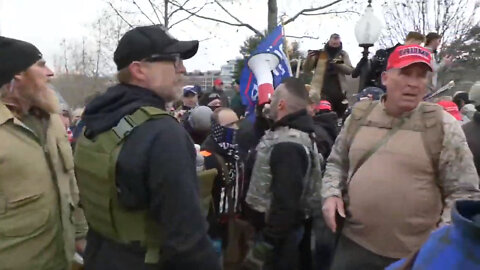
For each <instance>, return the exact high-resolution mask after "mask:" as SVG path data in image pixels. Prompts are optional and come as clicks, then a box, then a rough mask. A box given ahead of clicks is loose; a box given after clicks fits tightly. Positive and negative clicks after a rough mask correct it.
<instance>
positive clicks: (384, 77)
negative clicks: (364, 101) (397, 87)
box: [382, 71, 388, 85]
mask: <svg viewBox="0 0 480 270" xmlns="http://www.w3.org/2000/svg"><path fill="white" fill-rule="evenodd" d="M387 81H388V72H386V71H384V72H382V84H383V85H386V82H387Z"/></svg>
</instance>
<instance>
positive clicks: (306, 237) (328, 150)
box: [0, 26, 480, 270]
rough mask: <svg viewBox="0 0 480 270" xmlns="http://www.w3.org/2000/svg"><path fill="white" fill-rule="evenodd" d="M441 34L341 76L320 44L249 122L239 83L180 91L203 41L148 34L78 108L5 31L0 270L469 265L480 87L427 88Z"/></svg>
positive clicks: (120, 52)
mask: <svg viewBox="0 0 480 270" xmlns="http://www.w3.org/2000/svg"><path fill="white" fill-rule="evenodd" d="M440 41H441V36H440V35H438V34H436V33H429V34H427V35H426V37H425V36H423V35H422V34H420V33H416V32H411V33H409V34H408V35H407V37H406V40H405V43H404V44H397V45H396V46H394V47H392V48H387V49H381V50H378V51H377V52H376V53H375V55H374V56H373V57H372V59H368V58H367V56H366V55H364V57H363V58H362V59H361V60H360V62H359V63H358V64H357V65H356V67H353V66H352V64H351V62H350V60H349V56H348V54H347V52H345V51H344V50H343V48H342V42H341V38H340V36H339V35H338V34H332V35H331V36H330V39H329V41H328V42H327V43H326V44H325V47H324V48H322V49H320V50H311V51H309V52H308V55H307V60H306V61H305V63H304V65H303V67H302V69H303V72H309V73H312V72H313V78H312V80H311V82H307V83H306V82H305V81H303V80H301V79H298V78H294V77H291V78H285V79H284V80H283V82H282V83H281V84H279V85H278V86H277V87H276V89H275V91H274V94H273V95H272V96H271V98H270V102H269V103H268V104H261V105H257V106H256V108H255V112H254V114H255V115H254V117H248V119H247V118H246V116H247V115H246V114H247V110H246V108H245V106H244V105H243V103H242V98H241V96H240V83H239V81H235V82H234V83H233V85H232V87H233V89H234V92H235V93H234V95H233V97H232V98H229V97H228V96H227V94H226V92H225V91H224V85H223V82H222V80H221V79H216V80H215V81H214V82H213V87H212V88H211V89H201V87H199V86H196V85H187V86H185V85H184V82H183V75H184V73H186V69H185V66H184V64H183V61H184V60H187V59H190V58H192V57H194V56H195V54H196V53H197V50H198V46H199V42H198V41H195V40H193V41H179V40H177V39H175V38H174V37H173V36H172V35H170V34H169V33H168V32H167V30H166V29H165V28H163V27H160V26H141V27H136V28H133V29H131V30H130V31H128V32H127V33H126V34H125V35H124V36H123V37H122V38H121V39H120V41H119V43H118V46H117V48H116V50H115V54H114V59H113V61H114V62H115V64H116V67H117V70H118V72H117V79H118V83H117V84H116V85H113V86H111V87H110V88H108V89H106V91H105V92H104V93H102V94H98V95H95V96H92V97H90V98H88V100H87V101H86V102H85V105H86V106H85V108H81V109H77V110H74V111H73V112H72V111H70V110H69V109H68V108H67V107H62V106H60V105H59V104H60V103H59V102H58V97H57V95H56V93H55V91H54V90H52V89H51V88H50V86H49V82H50V80H51V78H52V76H53V72H52V71H51V70H50V69H49V68H48V67H47V65H46V63H45V60H44V59H43V56H42V53H41V52H40V51H39V50H38V49H37V48H36V47H35V46H34V45H33V44H30V43H28V42H25V41H20V40H16V39H11V38H7V37H0V62H1V63H2V65H1V66H0V99H1V103H0V149H1V150H0V164H1V167H0V269H71V267H72V265H75V266H76V267H83V268H84V269H87V270H90V269H92V270H114V269H115V270H116V269H181V270H187V269H199V270H215V269H246V270H262V269H263V270H277V269H278V270H282V269H285V270H314V269H315V270H317V269H332V270H349V269H352V270H353V269H480V263H479V261H480V237H479V235H480V191H479V188H480V187H479V175H480V81H479V82H477V83H475V84H474V85H473V86H472V87H471V89H469V91H464V92H458V93H456V94H455V95H454V96H453V97H448V96H438V95H437V96H431V95H429V94H431V93H433V92H435V91H437V90H438V88H439V85H438V83H437V81H438V71H439V70H440V69H442V68H446V67H448V66H449V65H450V64H451V63H452V61H453V60H452V58H451V57H450V56H446V57H444V58H443V59H442V60H441V61H440V59H438V56H437V49H438V47H439V45H440ZM422 44H424V45H425V47H423V46H421V45H422ZM348 75H352V76H353V77H360V89H359V92H358V94H356V99H357V102H356V103H355V104H353V105H351V106H349V103H348V101H347V96H346V95H347V94H346V90H347V88H348V85H347V84H346V76H348ZM479 80H480V78H479ZM249 119H254V121H250V120H249Z"/></svg>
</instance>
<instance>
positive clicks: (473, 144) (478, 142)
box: [462, 106, 480, 175]
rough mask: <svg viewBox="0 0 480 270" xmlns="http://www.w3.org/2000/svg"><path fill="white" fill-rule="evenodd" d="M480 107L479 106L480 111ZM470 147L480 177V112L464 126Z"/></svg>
mask: <svg viewBox="0 0 480 270" xmlns="http://www.w3.org/2000/svg"><path fill="white" fill-rule="evenodd" d="M478 108H479V106H477V110H478ZM462 128H463V131H464V132H465V137H466V138H467V143H468V146H469V147H470V150H471V151H472V154H473V162H474V163H475V167H476V168H477V173H478V175H480V111H476V112H475V114H474V115H473V119H472V120H471V121H470V122H468V123H466V124H464V125H463V126H462Z"/></svg>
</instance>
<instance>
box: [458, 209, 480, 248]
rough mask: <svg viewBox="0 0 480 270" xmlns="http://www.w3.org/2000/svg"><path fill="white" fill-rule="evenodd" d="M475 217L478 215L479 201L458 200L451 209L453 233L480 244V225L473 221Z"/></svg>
mask: <svg viewBox="0 0 480 270" xmlns="http://www.w3.org/2000/svg"><path fill="white" fill-rule="evenodd" d="M476 215H480V201H470V200H460V201H456V202H455V206H454V207H453V208H452V222H453V224H454V228H455V231H457V232H458V233H459V234H461V235H463V236H465V237H467V238H469V239H472V240H474V241H477V242H479V243H480V224H478V223H475V222H474V221H473V217H474V216H476Z"/></svg>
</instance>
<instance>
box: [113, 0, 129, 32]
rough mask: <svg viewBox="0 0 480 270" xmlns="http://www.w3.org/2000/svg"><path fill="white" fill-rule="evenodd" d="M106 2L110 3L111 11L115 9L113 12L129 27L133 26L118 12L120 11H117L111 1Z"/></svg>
mask: <svg viewBox="0 0 480 270" xmlns="http://www.w3.org/2000/svg"><path fill="white" fill-rule="evenodd" d="M108 4H109V5H110V7H111V8H112V9H113V11H115V13H116V14H117V15H118V17H120V19H122V21H124V22H125V23H126V24H127V25H128V26H130V27H133V25H131V24H130V23H129V22H128V21H127V20H126V19H125V18H124V17H123V16H122V14H120V12H119V11H118V9H116V8H115V7H114V6H113V4H112V2H108Z"/></svg>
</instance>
